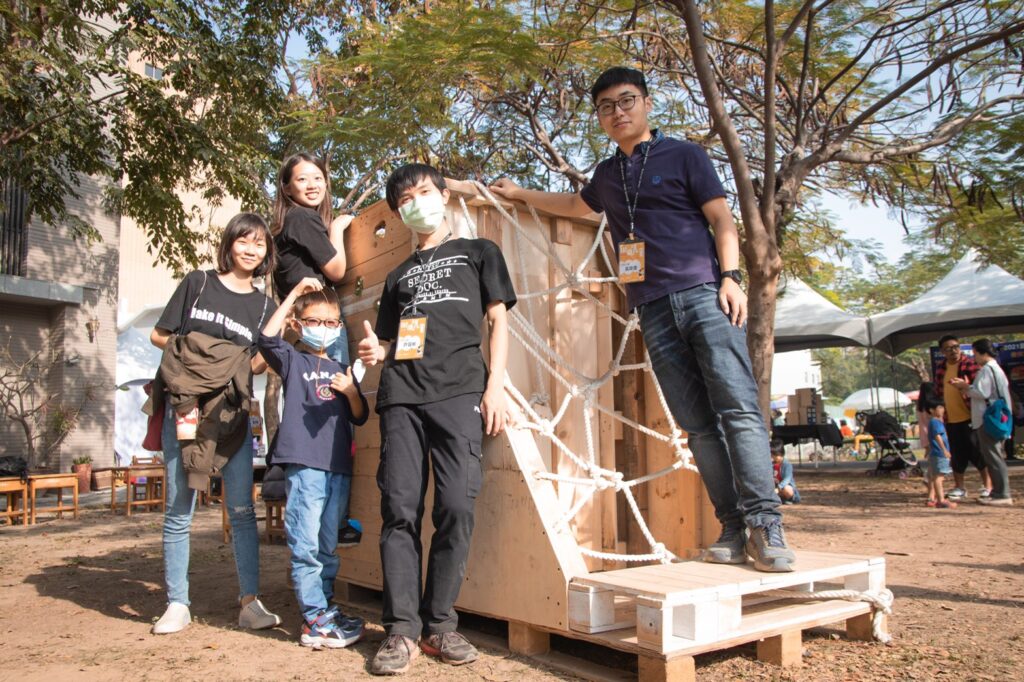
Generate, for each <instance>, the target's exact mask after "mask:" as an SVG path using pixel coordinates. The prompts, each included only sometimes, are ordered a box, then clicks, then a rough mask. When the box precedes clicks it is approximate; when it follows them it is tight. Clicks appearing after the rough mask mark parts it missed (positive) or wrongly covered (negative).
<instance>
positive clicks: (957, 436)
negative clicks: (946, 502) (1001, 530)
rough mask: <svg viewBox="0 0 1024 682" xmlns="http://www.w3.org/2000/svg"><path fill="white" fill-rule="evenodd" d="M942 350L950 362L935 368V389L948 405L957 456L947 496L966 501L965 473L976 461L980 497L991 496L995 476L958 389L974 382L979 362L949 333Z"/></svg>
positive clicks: (941, 343)
mask: <svg viewBox="0 0 1024 682" xmlns="http://www.w3.org/2000/svg"><path fill="white" fill-rule="evenodd" d="M939 350H940V351H942V354H943V355H944V356H945V358H946V361H945V362H944V363H939V366H938V367H937V368H936V370H935V382H934V384H935V392H936V393H937V394H938V396H939V398H940V399H941V400H942V403H943V405H944V406H945V408H946V418H945V419H946V421H945V423H946V433H947V435H948V436H949V450H950V452H951V453H952V455H953V460H952V467H953V484H954V487H953V489H952V490H950V491H949V493H948V494H947V497H949V499H951V500H962V499H964V498H966V497H967V490H966V489H965V488H964V473H965V472H966V471H967V465H968V464H973V465H974V467H975V468H976V469H977V470H978V475H979V476H980V477H981V488H979V489H978V496H979V497H988V496H989V491H990V490H991V489H992V479H991V477H990V476H989V472H988V470H987V469H986V467H985V460H984V459H982V457H981V454H980V453H979V452H978V445H977V443H975V441H974V439H973V438H972V436H971V433H972V429H971V406H970V400H968V399H967V398H966V397H965V396H966V392H965V391H961V390H960V389H958V388H957V385H958V384H970V383H971V382H973V381H974V377H975V376H976V375H977V374H978V365H977V363H976V362H975V361H974V358H972V357H970V356H969V355H966V354H965V353H962V352H961V351H960V339H958V338H957V337H955V336H953V335H952V334H947V335H946V336H943V337H942V338H941V339H939Z"/></svg>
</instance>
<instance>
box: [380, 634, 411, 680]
mask: <svg viewBox="0 0 1024 682" xmlns="http://www.w3.org/2000/svg"><path fill="white" fill-rule="evenodd" d="M419 655H420V650H419V649H417V648H416V642H415V641H413V640H412V639H411V638H409V637H403V636H402V635H388V636H387V637H385V638H384V643H383V644H381V645H380V648H379V649H377V655H375V656H374V657H373V661H371V662H370V672H371V673H373V674H374V675H401V674H402V673H404V672H408V671H409V666H411V665H412V662H413V661H414V660H416V657H417V656H419Z"/></svg>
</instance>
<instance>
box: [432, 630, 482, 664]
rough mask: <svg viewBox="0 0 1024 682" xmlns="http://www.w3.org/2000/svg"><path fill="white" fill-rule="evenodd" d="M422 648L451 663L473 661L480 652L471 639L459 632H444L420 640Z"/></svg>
mask: <svg viewBox="0 0 1024 682" xmlns="http://www.w3.org/2000/svg"><path fill="white" fill-rule="evenodd" d="M420 649H423V653H425V654H427V655H428V656H433V657H435V658H440V659H441V660H442V661H443V662H445V663H449V664H451V665H463V664H466V663H472V662H473V661H475V660H476V659H477V658H478V657H479V656H480V652H479V651H477V650H476V647H475V646H473V645H472V644H470V643H469V640H468V639H466V638H465V637H463V636H462V635H460V634H459V633H457V632H442V633H441V634H438V635H430V636H429V637H427V638H426V639H421V640H420Z"/></svg>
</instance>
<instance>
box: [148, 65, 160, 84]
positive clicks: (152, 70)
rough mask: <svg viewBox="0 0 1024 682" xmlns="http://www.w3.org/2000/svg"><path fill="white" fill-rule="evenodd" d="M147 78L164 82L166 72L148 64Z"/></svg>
mask: <svg viewBox="0 0 1024 682" xmlns="http://www.w3.org/2000/svg"><path fill="white" fill-rule="evenodd" d="M146 76H147V77H148V78H152V79H153V80H163V77H164V70H163V69H161V68H160V67H157V66H153V65H152V64H149V63H147V64H146Z"/></svg>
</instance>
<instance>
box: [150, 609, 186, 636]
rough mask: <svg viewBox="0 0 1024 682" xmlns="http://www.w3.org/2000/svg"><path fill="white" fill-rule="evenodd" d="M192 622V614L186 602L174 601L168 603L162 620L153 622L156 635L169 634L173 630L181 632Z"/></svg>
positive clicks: (161, 617)
mask: <svg viewBox="0 0 1024 682" xmlns="http://www.w3.org/2000/svg"><path fill="white" fill-rule="evenodd" d="M191 622H192V614H191V613H189V611H188V607H187V606H185V605H184V604H180V603H178V602H175V601H172V602H171V603H170V604H168V605H167V610H166V611H164V615H162V616H160V620H158V621H157V622H155V623H153V630H152V632H153V634H154V635H169V634H171V633H172V632H181V631H182V630H184V629H185V628H187V627H188V625H189V623H191Z"/></svg>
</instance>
